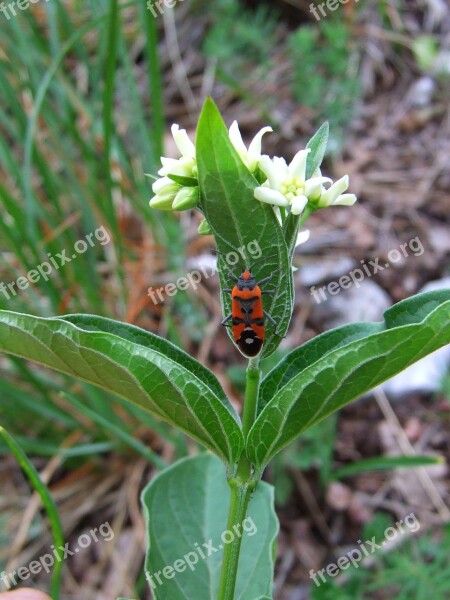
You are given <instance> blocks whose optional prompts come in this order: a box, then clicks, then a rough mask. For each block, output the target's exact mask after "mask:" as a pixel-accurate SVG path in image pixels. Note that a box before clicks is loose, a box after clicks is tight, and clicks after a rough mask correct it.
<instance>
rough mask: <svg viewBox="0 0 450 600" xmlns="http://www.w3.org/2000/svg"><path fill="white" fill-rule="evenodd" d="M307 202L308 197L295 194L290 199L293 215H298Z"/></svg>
mask: <svg viewBox="0 0 450 600" xmlns="http://www.w3.org/2000/svg"><path fill="white" fill-rule="evenodd" d="M307 204H308V198H307V197H306V196H295V197H294V198H292V200H291V213H292V214H293V215H299V214H300V213H301V212H302V211H303V209H304V208H305V206H306V205H307Z"/></svg>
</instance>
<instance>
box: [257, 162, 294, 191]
mask: <svg viewBox="0 0 450 600" xmlns="http://www.w3.org/2000/svg"><path fill="white" fill-rule="evenodd" d="M259 168H260V169H261V171H263V173H264V174H265V175H266V176H267V178H268V180H269V185H270V187H271V188H272V189H273V190H277V189H278V188H279V187H280V185H281V183H282V181H283V180H284V179H285V178H286V171H287V165H286V161H284V159H281V158H279V157H278V156H275V157H274V159H273V160H271V159H270V158H269V157H268V156H267V154H263V156H261V158H260V160H259Z"/></svg>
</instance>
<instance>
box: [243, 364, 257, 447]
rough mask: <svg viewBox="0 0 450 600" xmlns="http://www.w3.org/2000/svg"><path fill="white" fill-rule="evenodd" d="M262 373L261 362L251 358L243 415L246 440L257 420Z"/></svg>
mask: <svg viewBox="0 0 450 600" xmlns="http://www.w3.org/2000/svg"><path fill="white" fill-rule="evenodd" d="M260 377H261V371H260V370H259V360H258V359H257V358H251V359H250V360H249V362H248V367H247V384H246V387H245V400H244V407H243V413H242V433H243V434H244V439H247V436H248V433H249V431H250V429H251V428H252V425H253V423H254V422H255V418H256V411H257V408H258V392H259V381H260Z"/></svg>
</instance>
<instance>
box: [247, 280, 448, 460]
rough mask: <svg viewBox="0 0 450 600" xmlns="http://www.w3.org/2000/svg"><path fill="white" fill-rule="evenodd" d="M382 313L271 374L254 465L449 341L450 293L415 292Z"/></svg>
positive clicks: (308, 348) (256, 432)
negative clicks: (380, 320) (379, 320)
mask: <svg viewBox="0 0 450 600" xmlns="http://www.w3.org/2000/svg"><path fill="white" fill-rule="evenodd" d="M384 316H385V322H384V323H367V324H364V323H357V324H353V325H348V326H344V327H340V328H338V329H335V330H332V331H329V332H327V333H324V334H322V335H319V336H318V337H316V338H314V339H313V340H311V341H309V342H307V343H306V344H304V345H303V346H301V347H300V348H298V349H297V350H294V351H293V352H291V354H289V355H288V356H287V357H286V358H285V359H284V360H283V361H282V362H281V363H280V364H279V365H278V366H277V367H275V369H274V370H273V371H271V372H270V373H269V374H268V375H267V377H266V378H265V379H264V380H263V382H262V385H261V404H260V409H261V408H262V410H261V412H260V414H259V416H258V418H257V420H256V422H255V424H254V425H253V427H252V429H251V430H250V433H249V438H248V455H249V458H250V460H252V461H253V462H254V463H255V465H257V466H258V467H263V466H264V465H265V464H267V462H268V461H269V460H270V458H271V457H272V456H273V455H274V454H276V453H277V452H278V451H279V450H281V448H283V447H284V446H286V444H288V443H289V442H290V441H291V440H293V439H294V438H295V437H297V436H298V435H299V434H300V433H302V431H305V430H306V429H308V428H309V427H312V426H313V425H314V424H315V423H318V422H319V421H321V420H322V419H324V418H325V417H327V416H328V415H330V414H332V413H333V412H334V411H336V410H338V409H339V408H341V407H342V406H345V405H346V404H348V403H349V402H351V401H352V400H354V399H355V398H357V397H359V396H361V395H362V394H364V393H366V392H368V391H369V390H371V389H372V388H374V387H376V386H377V385H379V384H380V383H382V382H383V381H386V380H387V379H389V378H390V377H393V376H394V375H396V374H397V373H399V372H400V371H402V370H403V369H406V368H407V367H409V366H410V365H411V364H413V363H414V362H416V361H417V360H419V359H421V358H423V357H424V356H426V355H427V354H429V353H430V352H433V351H434V350H437V349H438V348H440V347H441V346H445V345H446V344H448V343H449V342H450V290H442V291H435V292H428V293H425V294H420V295H418V296H414V297H412V298H409V299H408V300H404V301H403V302H399V303H398V304H396V305H395V306H393V307H392V308H390V309H389V310H388V311H386V313H385V315H384Z"/></svg>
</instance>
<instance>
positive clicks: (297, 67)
mask: <svg viewBox="0 0 450 600" xmlns="http://www.w3.org/2000/svg"><path fill="white" fill-rule="evenodd" d="M288 47H289V52H290V60H291V64H292V92H293V94H294V97H295V98H296V99H297V101H298V102H299V103H300V104H302V105H304V106H308V107H309V108H310V109H311V110H312V111H313V115H314V119H315V120H317V121H320V120H323V119H324V118H325V117H326V118H327V119H328V120H329V122H330V126H331V130H332V131H333V138H332V142H333V144H332V146H331V148H330V149H331V151H333V152H336V151H337V150H338V149H339V148H340V147H341V145H342V141H343V139H342V138H343V134H344V130H345V128H346V126H347V125H348V124H349V122H350V120H351V118H352V117H353V116H354V112H355V109H356V107H357V105H358V102H359V99H360V95H361V90H360V81H359V78H358V55H357V50H356V47H355V45H354V43H353V41H352V31H351V29H350V27H349V26H348V25H347V24H346V23H345V22H343V21H341V20H339V19H337V18H327V19H322V20H321V21H320V22H319V23H317V24H315V25H302V26H301V27H300V28H299V29H298V30H297V31H296V32H295V33H293V34H292V35H291V36H290V37H289V40H288Z"/></svg>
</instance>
